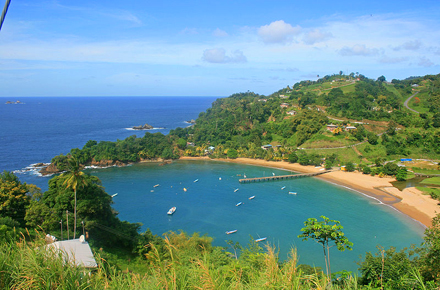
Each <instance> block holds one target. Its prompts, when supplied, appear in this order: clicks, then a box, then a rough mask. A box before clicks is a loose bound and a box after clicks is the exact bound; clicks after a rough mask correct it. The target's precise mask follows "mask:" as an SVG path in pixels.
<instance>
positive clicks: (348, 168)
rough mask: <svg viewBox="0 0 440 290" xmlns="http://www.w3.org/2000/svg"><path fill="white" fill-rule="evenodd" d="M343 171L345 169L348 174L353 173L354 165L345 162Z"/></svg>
mask: <svg viewBox="0 0 440 290" xmlns="http://www.w3.org/2000/svg"><path fill="white" fill-rule="evenodd" d="M345 169H347V171H348V172H353V171H354V169H355V167H354V164H353V163H352V162H347V164H345Z"/></svg>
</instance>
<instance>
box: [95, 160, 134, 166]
mask: <svg viewBox="0 0 440 290" xmlns="http://www.w3.org/2000/svg"><path fill="white" fill-rule="evenodd" d="M89 165H90V166H96V167H111V166H117V167H123V166H127V163H124V162H121V161H113V160H100V161H96V160H95V159H93V160H92V162H91V163H90V164H89Z"/></svg>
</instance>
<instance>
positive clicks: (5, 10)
mask: <svg viewBox="0 0 440 290" xmlns="http://www.w3.org/2000/svg"><path fill="white" fill-rule="evenodd" d="M10 3H11V0H6V3H5V7H3V12H2V18H1V19H0V30H2V25H3V21H5V16H6V13H7V12H8V8H9V4H10Z"/></svg>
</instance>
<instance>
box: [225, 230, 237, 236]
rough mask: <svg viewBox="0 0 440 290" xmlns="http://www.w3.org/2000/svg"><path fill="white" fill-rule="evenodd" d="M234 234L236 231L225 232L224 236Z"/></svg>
mask: <svg viewBox="0 0 440 290" xmlns="http://www.w3.org/2000/svg"><path fill="white" fill-rule="evenodd" d="M236 232H237V230H232V231H227V232H226V234H227V235H230V234H233V233H236Z"/></svg>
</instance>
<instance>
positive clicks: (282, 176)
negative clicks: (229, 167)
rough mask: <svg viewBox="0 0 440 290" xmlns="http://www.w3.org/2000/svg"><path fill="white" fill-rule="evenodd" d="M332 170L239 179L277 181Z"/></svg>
mask: <svg viewBox="0 0 440 290" xmlns="http://www.w3.org/2000/svg"><path fill="white" fill-rule="evenodd" d="M332 171H333V170H325V171H321V172H314V173H304V174H290V175H274V176H267V177H254V178H243V179H239V180H238V181H239V182H240V183H251V182H264V181H277V180H286V179H294V178H301V177H311V176H317V175H321V174H324V173H328V172H332Z"/></svg>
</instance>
